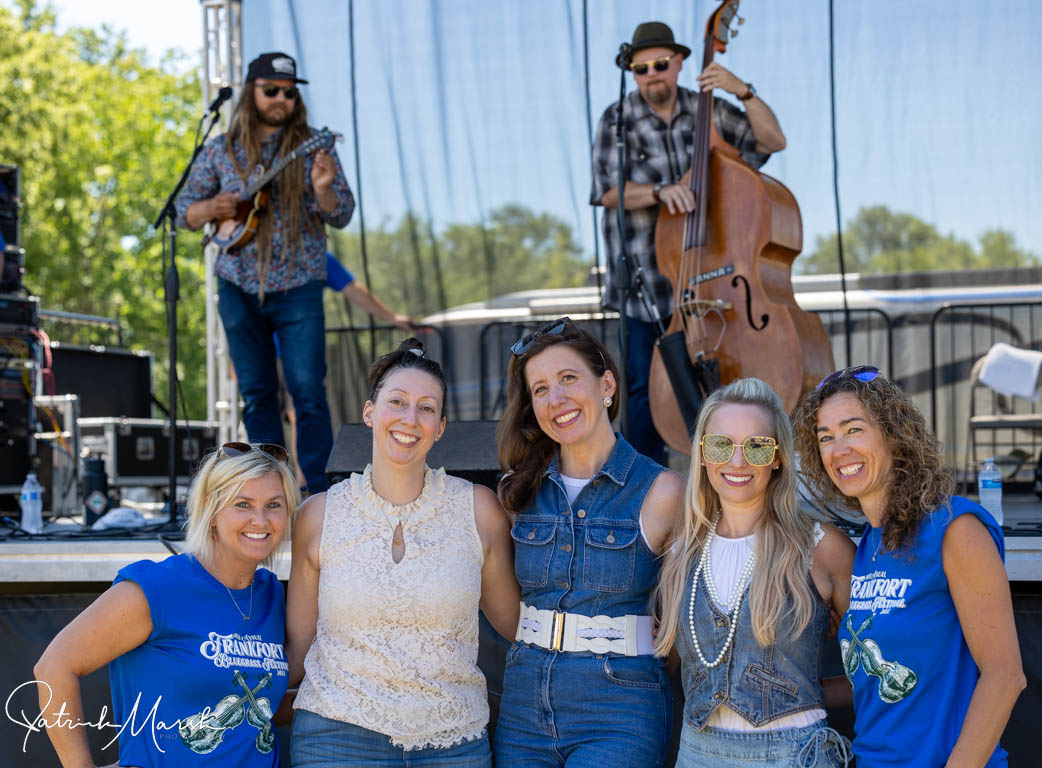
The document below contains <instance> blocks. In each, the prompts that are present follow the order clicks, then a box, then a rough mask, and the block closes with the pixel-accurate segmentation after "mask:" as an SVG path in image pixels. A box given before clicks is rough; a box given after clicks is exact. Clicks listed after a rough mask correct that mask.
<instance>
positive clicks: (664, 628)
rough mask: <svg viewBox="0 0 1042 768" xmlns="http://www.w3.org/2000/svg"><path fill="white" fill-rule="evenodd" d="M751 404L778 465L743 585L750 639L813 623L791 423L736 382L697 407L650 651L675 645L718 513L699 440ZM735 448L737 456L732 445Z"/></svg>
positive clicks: (767, 397) (763, 390) (807, 535)
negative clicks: (722, 417)
mask: <svg viewBox="0 0 1042 768" xmlns="http://www.w3.org/2000/svg"><path fill="white" fill-rule="evenodd" d="M728 403H738V404H742V405H756V406H759V407H760V408H762V409H763V410H764V412H765V413H766V414H767V415H768V416H769V417H770V420H771V424H772V426H773V427H774V438H775V440H777V441H778V461H779V463H780V466H779V467H778V469H776V470H774V471H773V472H772V473H771V479H770V480H769V481H768V484H767V499H766V501H767V509H766V513H765V514H764V515H763V517H761V518H760V521H759V522H758V523H757V528H756V567H755V568H754V569H753V575H752V583H751V584H750V586H749V601H750V612H751V615H752V624H753V634H754V635H755V637H756V642H758V643H759V644H760V645H761V646H764V647H766V646H768V645H771V644H772V643H773V642H774V637H775V630H776V629H777V628H778V626H779V625H780V623H781V622H782V620H784V619H790V621H791V624H790V626H791V627H792V632H793V634H794V635H796V636H798V635H800V634H801V633H802V632H803V630H804V629H806V628H807V625H808V624H810V621H811V619H812V618H813V617H814V610H815V604H814V603H815V599H816V598H815V597H814V595H813V593H812V592H811V587H810V583H809V574H810V562H809V553H810V552H811V551H812V549H813V546H814V533H813V521H811V519H810V518H808V517H807V516H806V515H805V514H803V513H802V512H801V511H800V510H799V508H798V507H797V506H796V473H795V471H794V469H793V466H792V456H793V452H792V425H791V424H790V423H789V417H788V415H787V414H786V413H785V409H784V407H783V406H782V402H781V398H779V397H778V394H777V393H776V392H775V391H774V390H773V389H771V387H770V386H769V385H768V384H766V383H764V382H763V381H760V380H759V379H738V380H737V381H734V382H732V383H730V384H728V385H727V386H726V387H724V388H723V389H718V390H716V391H715V392H713V394H711V395H710V396H709V397H708V398H706V401H705V403H704V404H703V405H702V411H701V413H699V416H698V423H697V424H696V427H695V438H694V441H693V442H692V445H691V471H690V473H689V478H688V483H687V492H686V493H685V498H684V514H683V515H680V516H678V518H677V522H676V524H675V525H674V527H673V538H672V541H673V545H672V546H671V547H670V549H669V550H668V551H667V553H666V557H665V561H664V562H663V565H662V572H661V575H660V577H659V583H658V586H657V587H656V588H655V593H654V595H653V598H652V604H653V605H655V606H657V610H658V618H659V630H658V637H657V639H656V641H655V653H656V654H658V655H660V656H665V655H667V654H668V653H669V651H670V649H671V648H672V647H673V644H674V643H675V642H676V637H677V632H679V631H683V628H682V627H680V607H681V606H680V602H681V600H683V599H684V593H685V591H686V588H687V584H688V578H689V577H690V572H691V567H692V565H693V564H694V563H696V562H697V561H698V558H699V556H700V555H701V552H702V546H703V543H704V542H705V540H706V535H707V534H708V533H709V528H710V526H711V525H712V523H713V521H714V520H715V519H716V517H717V515H718V514H719V509H720V498H719V496H718V495H717V493H716V491H715V490H713V486H712V485H710V483H709V475H708V472H707V470H706V467H704V466H703V465H702V461H701V451H700V449H699V441H700V440H701V438H702V435H703V434H705V429H706V425H707V424H708V423H709V420H710V419H711V418H712V417H713V414H714V413H716V411H717V410H719V408H720V407H721V406H723V405H726V404H728ZM735 450H740V448H739V447H738V446H736V447H735Z"/></svg>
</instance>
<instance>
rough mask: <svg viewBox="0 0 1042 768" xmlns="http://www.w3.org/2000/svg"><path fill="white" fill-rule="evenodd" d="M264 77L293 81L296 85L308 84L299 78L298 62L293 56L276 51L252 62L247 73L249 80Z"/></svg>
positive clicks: (262, 55) (264, 54)
mask: <svg viewBox="0 0 1042 768" xmlns="http://www.w3.org/2000/svg"><path fill="white" fill-rule="evenodd" d="M258 77H264V78H267V79H269V80H292V81H293V82H294V83H304V84H305V85H306V84H307V82H308V81H307V80H302V79H301V78H299V77H297V62H295V61H294V60H293V57H292V56H287V55H286V54H284V53H281V52H279V51H275V52H274V53H262V54H261V55H260V56H258V57H257V58H255V59H254V60H253V61H251V62H250V68H249V69H248V70H247V71H246V79H247V80H256V79H257V78H258Z"/></svg>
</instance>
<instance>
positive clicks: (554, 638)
mask: <svg viewBox="0 0 1042 768" xmlns="http://www.w3.org/2000/svg"><path fill="white" fill-rule="evenodd" d="M564 617H565V614H563V613H560V612H558V611H554V623H553V625H552V626H551V628H550V650H551V651H559V650H561V640H562V639H563V638H564Z"/></svg>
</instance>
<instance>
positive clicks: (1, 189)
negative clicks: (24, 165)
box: [0, 163, 22, 247]
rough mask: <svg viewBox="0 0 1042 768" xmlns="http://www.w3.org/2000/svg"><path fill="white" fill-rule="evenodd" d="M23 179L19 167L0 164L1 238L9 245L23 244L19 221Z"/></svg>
mask: <svg viewBox="0 0 1042 768" xmlns="http://www.w3.org/2000/svg"><path fill="white" fill-rule="evenodd" d="M20 193H21V178H20V174H19V172H18V166H17V165H4V164H3V163H0V238H2V239H3V241H4V243H6V244H7V245H12V246H15V247H18V246H19V245H21V244H22V240H21V232H20V227H19V221H18V204H19V202H20V199H19V195H20Z"/></svg>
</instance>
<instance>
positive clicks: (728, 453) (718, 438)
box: [698, 435, 778, 467]
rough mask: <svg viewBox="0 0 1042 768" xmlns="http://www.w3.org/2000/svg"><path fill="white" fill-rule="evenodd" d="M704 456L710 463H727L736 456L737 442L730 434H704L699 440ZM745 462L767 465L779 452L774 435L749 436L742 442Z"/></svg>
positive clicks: (758, 465)
mask: <svg viewBox="0 0 1042 768" xmlns="http://www.w3.org/2000/svg"><path fill="white" fill-rule="evenodd" d="M698 444H699V446H700V447H701V448H702V458H703V459H705V460H706V461H708V462H709V463H710V464H726V463H727V462H729V461H730V460H731V457H732V456H734V447H735V442H734V440H732V439H731V438H730V437H729V436H728V435H704V436H703V437H702V439H701V440H699V441H698ZM740 445H741V446H742V453H743V454H744V456H745V462H746V463H747V464H749V465H750V466H753V467H766V466H767V465H768V464H770V463H771V462H772V461H774V456H775V454H776V453H777V452H778V442H777V441H776V440H775V439H774V438H773V437H747V438H745V440H744V441H743V442H742V443H740Z"/></svg>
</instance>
